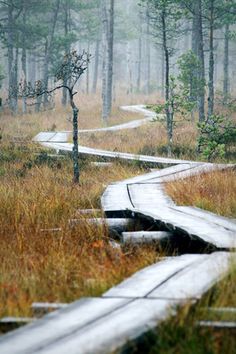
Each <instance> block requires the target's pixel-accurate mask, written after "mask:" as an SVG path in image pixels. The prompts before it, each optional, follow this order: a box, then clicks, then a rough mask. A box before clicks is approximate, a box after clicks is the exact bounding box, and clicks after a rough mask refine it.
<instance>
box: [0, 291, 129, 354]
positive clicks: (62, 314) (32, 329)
mask: <svg viewBox="0 0 236 354" xmlns="http://www.w3.org/2000/svg"><path fill="white" fill-rule="evenodd" d="M129 302H130V300H127V299H103V298H87V299H83V300H80V301H77V302H75V303H73V304H71V305H68V306H67V307H66V308H64V309H62V310H60V311H56V312H52V313H50V314H49V315H47V316H44V317H43V318H42V319H39V320H37V321H35V322H34V323H32V324H30V325H27V326H25V327H23V328H21V329H19V330H17V331H14V332H11V333H9V334H7V335H5V336H3V337H0V353H1V354H23V353H24V354H28V353H31V354H32V353H36V352H41V349H42V353H44V352H45V353H46V352H47V347H48V346H50V343H54V342H56V341H60V339H62V342H63V341H64V340H65V338H66V337H67V336H68V337H69V336H70V335H72V334H73V333H76V331H79V330H80V329H83V328H85V329H86V328H87V326H89V325H91V323H95V322H96V321H98V320H99V319H103V318H104V317H105V316H107V315H108V314H111V317H112V314H113V312H114V311H115V310H118V309H119V308H122V307H124V306H125V305H126V304H128V303H129ZM107 330H108V328H107ZM86 332H87V331H86ZM94 338H96V337H94ZM104 338H106V336H104ZM88 342H93V343H94V345H95V343H96V341H91V337H90V340H89V341H88ZM77 349H78V348H77ZM54 353H62V351H61V350H59V349H57V351H55V352H54ZM67 354H68V353H67Z"/></svg>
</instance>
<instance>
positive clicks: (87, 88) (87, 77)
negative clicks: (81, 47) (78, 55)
mask: <svg viewBox="0 0 236 354" xmlns="http://www.w3.org/2000/svg"><path fill="white" fill-rule="evenodd" d="M87 52H88V53H89V52H90V43H89V42H88V49H87ZM89 77H90V70H89V65H88V67H87V71H86V94H87V95H89V90H90V88H89Z"/></svg>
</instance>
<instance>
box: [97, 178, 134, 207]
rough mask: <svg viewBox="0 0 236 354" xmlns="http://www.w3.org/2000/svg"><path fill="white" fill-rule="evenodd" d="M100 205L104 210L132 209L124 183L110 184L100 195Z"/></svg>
mask: <svg viewBox="0 0 236 354" xmlns="http://www.w3.org/2000/svg"><path fill="white" fill-rule="evenodd" d="M101 205H102V209H103V210H104V211H105V212H106V211H119V210H122V211H124V210H126V209H132V208H133V204H132V203H131V201H130V197H129V194H128V190H127V186H126V184H123V185H122V184H110V185H109V186H108V187H107V188H106V189H105V192H104V193H103V195H102V197H101Z"/></svg>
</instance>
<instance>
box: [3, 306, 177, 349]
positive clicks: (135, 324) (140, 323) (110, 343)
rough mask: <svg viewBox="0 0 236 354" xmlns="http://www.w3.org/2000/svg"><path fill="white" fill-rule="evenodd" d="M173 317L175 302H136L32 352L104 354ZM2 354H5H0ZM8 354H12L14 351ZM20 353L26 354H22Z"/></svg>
mask: <svg viewBox="0 0 236 354" xmlns="http://www.w3.org/2000/svg"><path fill="white" fill-rule="evenodd" d="M173 314H175V303H174V302H171V301H166V300H149V299H139V300H133V301H131V302H130V303H128V304H126V305H125V306H122V307H121V308H119V309H117V310H115V311H114V312H113V313H109V314H107V315H105V316H103V317H100V318H99V319H97V320H94V321H91V322H90V323H89V324H88V325H87V326H86V327H83V328H78V330H74V331H73V332H71V334H69V335H64V336H63V337H62V338H60V337H58V339H56V340H55V341H53V342H51V343H49V344H48V345H46V346H44V347H43V348H42V345H41V349H39V350H38V351H34V353H35V354H36V353H41V354H55V353H60V354H68V353H70V354H94V353H96V354H105V353H111V352H113V351H114V350H116V349H117V348H120V347H122V346H123V345H124V344H125V343H126V342H127V341H128V340H132V339H135V338H137V337H139V336H140V334H142V333H144V332H146V331H147V330H150V329H153V328H154V327H156V325H157V324H158V323H159V322H161V321H163V320H164V319H166V318H167V317H169V316H170V315H173ZM0 348H1V347H0ZM2 354H6V353H4V352H3V353H2ZM11 354H15V351H14V352H12V353H11ZM24 354H27V352H26V353H24Z"/></svg>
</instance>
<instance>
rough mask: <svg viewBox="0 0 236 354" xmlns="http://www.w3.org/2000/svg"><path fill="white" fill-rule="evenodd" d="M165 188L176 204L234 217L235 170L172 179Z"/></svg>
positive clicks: (235, 212)
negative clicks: (176, 179)
mask: <svg viewBox="0 0 236 354" xmlns="http://www.w3.org/2000/svg"><path fill="white" fill-rule="evenodd" d="M166 190H167V193H168V194H169V195H170V196H171V197H172V198H173V199H174V201H175V202H176V203H177V204H178V205H188V206H190V205H192V206H196V207H199V208H202V209H206V210H209V211H211V212H214V213H216V214H220V215H223V216H228V217H232V218H236V173H235V170H227V171H216V172H212V173H207V174H204V175H199V176H194V177H191V178H186V179H183V180H178V181H174V182H171V183H168V184H167V185H166Z"/></svg>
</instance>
